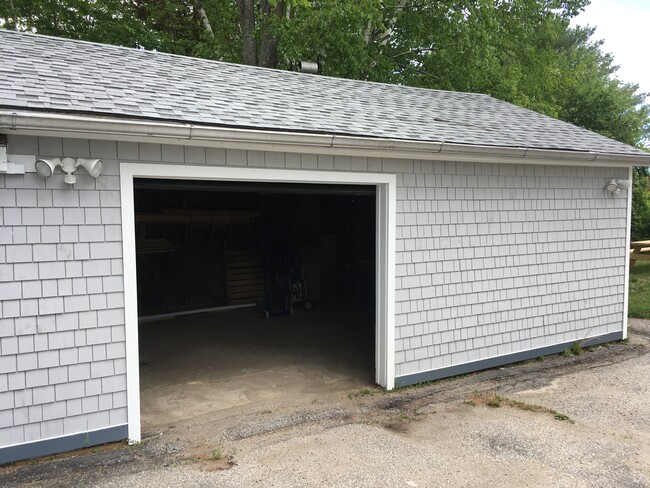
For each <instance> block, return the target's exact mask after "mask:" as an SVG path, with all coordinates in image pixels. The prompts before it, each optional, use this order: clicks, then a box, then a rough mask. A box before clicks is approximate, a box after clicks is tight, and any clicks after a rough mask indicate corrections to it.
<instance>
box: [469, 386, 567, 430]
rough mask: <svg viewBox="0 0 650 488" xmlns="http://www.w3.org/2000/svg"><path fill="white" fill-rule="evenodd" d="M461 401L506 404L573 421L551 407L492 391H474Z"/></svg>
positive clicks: (496, 406) (491, 405) (494, 404)
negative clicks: (503, 395)
mask: <svg viewBox="0 0 650 488" xmlns="http://www.w3.org/2000/svg"><path fill="white" fill-rule="evenodd" d="M463 403H464V404H466V405H486V406H488V407H492V408H498V407H502V406H506V407H511V408H516V409H518V410H523V411H526V412H537V413H548V414H550V415H553V418H555V419H556V420H566V421H568V422H571V423H574V421H573V420H571V418H570V417H569V416H568V415H565V414H563V413H560V412H558V411H556V410H553V409H552V408H548V407H544V406H542V405H535V404H532V403H526V402H520V401H518V400H511V399H510V398H504V397H501V396H499V395H496V394H494V393H481V392H476V393H474V394H473V395H472V397H471V399H470V400H466V401H464V402H463Z"/></svg>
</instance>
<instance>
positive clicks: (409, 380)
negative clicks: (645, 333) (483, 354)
mask: <svg viewBox="0 0 650 488" xmlns="http://www.w3.org/2000/svg"><path fill="white" fill-rule="evenodd" d="M622 339H623V331H619V332H611V333H609V334H605V335H602V336H597V337H590V338H588V339H585V340H583V341H580V342H581V344H582V345H583V346H594V345H596V344H602V343H604V342H613V341H620V340H622ZM574 342H575V341H572V342H564V343H562V344H555V345H553V346H546V347H540V348H538V349H531V350H528V351H522V352H516V353H513V354H506V355H505V356H498V357H494V358H489V359H482V360H480V361H472V362H471V363H465V364H459V365H457V366H449V367H447V368H440V369H434V370H431V371H423V372H422V373H414V374H409V375H406V376H398V377H396V378H395V387H396V388H399V387H401V386H408V385H415V384H417V383H425V382H427V381H433V380H439V379H441V378H449V377H450V376H458V375H461V374H466V373H473V372H474V371H480V370H482V369H490V368H496V367H497V366H503V365H504V364H512V363H518V362H520V361H527V360H529V359H535V358H538V357H540V356H549V355H551V354H558V353H560V352H562V351H564V350H565V349H568V348H571V346H572V345H573V344H574Z"/></svg>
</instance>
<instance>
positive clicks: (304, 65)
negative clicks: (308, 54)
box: [296, 61, 318, 75]
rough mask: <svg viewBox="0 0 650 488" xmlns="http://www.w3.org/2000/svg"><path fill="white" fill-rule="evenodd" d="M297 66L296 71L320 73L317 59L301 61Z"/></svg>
mask: <svg viewBox="0 0 650 488" xmlns="http://www.w3.org/2000/svg"><path fill="white" fill-rule="evenodd" d="M296 68H297V69H296V71H300V72H301V73H309V74H312V75H317V74H318V63H316V62H315V61H299V62H298V65H297V66H296Z"/></svg>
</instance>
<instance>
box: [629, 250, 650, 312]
mask: <svg viewBox="0 0 650 488" xmlns="http://www.w3.org/2000/svg"><path fill="white" fill-rule="evenodd" d="M628 315H629V316H630V317H636V318H639V319H650V261H637V262H636V264H635V265H634V267H633V268H631V269H630V293H629V309H628Z"/></svg>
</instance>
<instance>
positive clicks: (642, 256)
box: [630, 241, 650, 268]
mask: <svg viewBox="0 0 650 488" xmlns="http://www.w3.org/2000/svg"><path fill="white" fill-rule="evenodd" d="M630 247H631V248H632V249H630V268H632V267H634V264H635V263H636V262H637V261H650V241H636V242H630Z"/></svg>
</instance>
